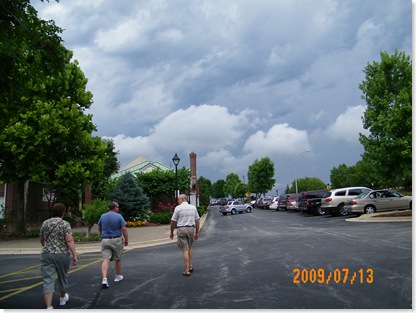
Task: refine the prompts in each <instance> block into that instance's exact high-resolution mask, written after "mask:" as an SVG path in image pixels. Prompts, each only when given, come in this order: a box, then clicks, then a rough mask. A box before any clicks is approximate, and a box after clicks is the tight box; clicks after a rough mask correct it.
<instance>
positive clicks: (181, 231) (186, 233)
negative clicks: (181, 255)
mask: <svg viewBox="0 0 416 313" xmlns="http://www.w3.org/2000/svg"><path fill="white" fill-rule="evenodd" d="M194 234H195V227H180V228H178V232H177V236H178V248H179V250H181V251H187V250H189V248H192V244H193V243H194Z"/></svg>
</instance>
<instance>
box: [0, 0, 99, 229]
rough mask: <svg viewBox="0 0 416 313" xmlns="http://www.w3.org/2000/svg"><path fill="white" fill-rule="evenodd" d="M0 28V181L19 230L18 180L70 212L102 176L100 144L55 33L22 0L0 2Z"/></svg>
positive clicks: (88, 97) (79, 77) (72, 65)
mask: <svg viewBox="0 0 416 313" xmlns="http://www.w3.org/2000/svg"><path fill="white" fill-rule="evenodd" d="M0 28H1V31H0V42H1V43H2V44H1V45H0V64H1V67H0V127H1V129H2V131H1V132H0V180H2V181H4V182H16V183H17V186H18V208H17V211H18V227H19V229H20V230H21V231H22V232H24V231H25V224H26V223H25V222H26V221H25V218H26V217H25V214H24V205H25V204H24V203H25V201H24V184H25V181H28V180H34V181H38V182H43V183H47V185H48V187H49V189H53V190H55V193H56V197H57V199H60V201H62V202H64V203H66V204H67V206H70V205H72V203H68V201H72V200H69V199H73V198H74V197H76V198H77V196H76V195H77V194H79V193H80V192H81V191H82V190H83V189H84V188H85V187H86V186H88V185H89V184H91V182H92V181H93V180H94V177H96V176H97V175H98V174H99V173H101V172H102V171H103V159H104V155H105V146H104V144H103V142H102V140H101V138H99V137H92V136H91V134H92V132H93V131H95V130H96V127H95V125H94V124H93V123H92V116H91V115H89V114H85V112H84V111H85V109H88V108H89V107H90V106H91V104H92V94H91V93H90V92H89V91H86V84H87V79H86V78H85V77H84V74H83V73H82V71H81V70H80V68H79V67H78V63H77V61H74V62H71V58H72V52H71V51H69V50H67V49H66V48H65V47H64V46H63V45H62V39H61V38H60V33H61V32H62V30H61V29H60V28H59V27H57V26H56V25H55V24H54V22H53V21H44V20H41V19H39V18H38V17H37V12H36V10H35V9H34V8H33V7H32V6H31V5H30V4H29V1H25V0H13V1H1V10H0Z"/></svg>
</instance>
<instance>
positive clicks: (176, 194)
mask: <svg viewBox="0 0 416 313" xmlns="http://www.w3.org/2000/svg"><path fill="white" fill-rule="evenodd" d="M180 161H181V159H180V158H179V157H178V154H177V153H175V155H174V156H173V158H172V162H173V164H174V165H175V200H176V202H177V201H178V197H179V193H178V165H179V162H180Z"/></svg>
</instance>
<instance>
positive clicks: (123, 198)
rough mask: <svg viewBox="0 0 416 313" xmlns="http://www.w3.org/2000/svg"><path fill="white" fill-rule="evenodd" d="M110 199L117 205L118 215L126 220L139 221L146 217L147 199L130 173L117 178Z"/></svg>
mask: <svg viewBox="0 0 416 313" xmlns="http://www.w3.org/2000/svg"><path fill="white" fill-rule="evenodd" d="M111 199H112V200H113V201H116V202H117V203H118V204H119V206H120V213H121V214H122V215H123V217H124V218H125V219H126V220H133V219H136V220H139V221H141V220H144V216H147V209H148V207H149V198H148V197H147V196H146V195H145V194H144V192H143V189H142V188H141V187H140V186H139V184H138V183H137V180H136V178H135V177H134V176H133V174H131V173H125V174H123V175H121V176H120V177H119V179H118V181H117V185H116V188H115V190H114V191H113V192H112V193H111Z"/></svg>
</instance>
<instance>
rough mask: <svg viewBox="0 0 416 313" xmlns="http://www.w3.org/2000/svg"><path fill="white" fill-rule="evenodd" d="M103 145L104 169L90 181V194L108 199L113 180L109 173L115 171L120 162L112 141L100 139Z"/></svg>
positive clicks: (112, 187) (112, 188)
mask: <svg viewBox="0 0 416 313" xmlns="http://www.w3.org/2000/svg"><path fill="white" fill-rule="evenodd" d="M102 140H103V143H104V145H105V158H104V160H103V161H104V169H103V171H102V172H101V173H99V175H97V176H96V177H94V180H93V182H92V194H93V197H94V198H100V199H109V198H110V193H111V192H112V191H113V190H114V187H115V184H114V180H113V179H111V175H112V174H114V173H117V171H118V170H119V168H120V163H119V162H118V160H117V152H115V146H114V141H113V140H111V139H102Z"/></svg>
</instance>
